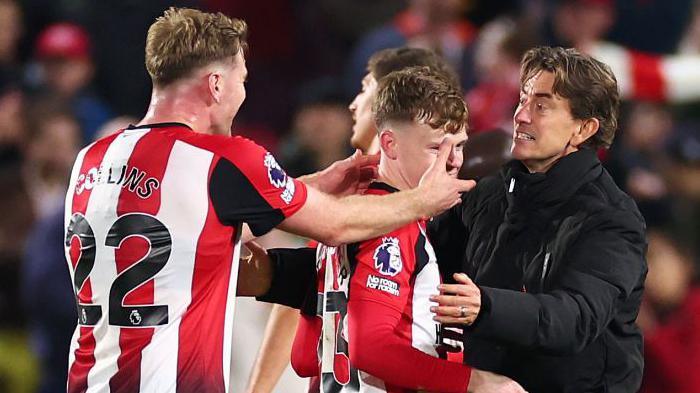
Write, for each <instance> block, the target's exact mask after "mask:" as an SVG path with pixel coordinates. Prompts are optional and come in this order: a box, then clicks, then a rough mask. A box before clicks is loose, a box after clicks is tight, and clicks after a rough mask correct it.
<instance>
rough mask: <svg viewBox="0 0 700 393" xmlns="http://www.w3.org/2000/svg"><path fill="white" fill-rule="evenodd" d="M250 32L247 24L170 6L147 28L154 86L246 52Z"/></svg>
mask: <svg viewBox="0 0 700 393" xmlns="http://www.w3.org/2000/svg"><path fill="white" fill-rule="evenodd" d="M247 32H248V26H247V25H246V23H245V22H244V21H242V20H240V19H232V18H229V17H228V16H226V15H224V14H222V13H220V12H218V13H215V14H213V13H206V12H202V11H199V10H195V9H191V8H175V7H171V8H170V9H168V10H167V11H165V13H164V14H163V16H161V17H158V19H156V21H155V22H153V24H152V25H151V27H150V28H149V29H148V36H147V38H146V70H148V73H149V75H151V79H152V80H153V83H154V84H155V85H161V86H162V85H167V84H169V83H171V82H173V81H175V80H177V79H180V78H183V77H185V76H188V75H189V74H190V73H191V72H192V71H193V70H195V69H197V68H200V67H202V66H205V65H208V64H211V63H214V62H217V61H222V60H226V59H230V58H233V57H234V56H236V55H237V54H238V53H239V52H241V51H244V50H245V49H246V47H247V44H246V34H247Z"/></svg>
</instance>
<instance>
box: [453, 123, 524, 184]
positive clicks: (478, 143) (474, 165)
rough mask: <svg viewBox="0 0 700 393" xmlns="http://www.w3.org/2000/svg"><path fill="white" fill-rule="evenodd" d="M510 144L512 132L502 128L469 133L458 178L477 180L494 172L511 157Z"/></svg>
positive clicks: (511, 142) (511, 143)
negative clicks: (473, 133) (474, 133)
mask: <svg viewBox="0 0 700 393" xmlns="http://www.w3.org/2000/svg"><path fill="white" fill-rule="evenodd" d="M512 145H513V135H512V133H511V132H504V131H503V130H494V131H493V132H483V133H481V134H476V135H469V139H467V143H466V145H464V163H463V164H462V167H461V168H460V170H459V178H460V179H475V180H479V179H481V178H483V177H485V176H490V175H493V174H495V173H496V172H498V171H499V170H500V169H501V167H502V166H503V164H505V163H506V162H508V161H510V160H511V159H512V156H511V152H510V150H511V146H512Z"/></svg>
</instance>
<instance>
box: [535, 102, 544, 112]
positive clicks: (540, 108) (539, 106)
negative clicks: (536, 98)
mask: <svg viewBox="0 0 700 393" xmlns="http://www.w3.org/2000/svg"><path fill="white" fill-rule="evenodd" d="M536 107H537V110H538V111H543V110H545V109H546V108H545V106H544V105H543V104H541V103H537V105H536Z"/></svg>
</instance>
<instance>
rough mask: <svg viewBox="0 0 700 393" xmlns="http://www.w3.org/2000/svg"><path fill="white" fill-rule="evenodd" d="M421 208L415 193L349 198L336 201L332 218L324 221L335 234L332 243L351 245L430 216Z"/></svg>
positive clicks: (418, 196) (417, 192)
mask: <svg viewBox="0 0 700 393" xmlns="http://www.w3.org/2000/svg"><path fill="white" fill-rule="evenodd" d="M424 205H425V204H424V203H423V200H422V199H421V195H420V192H419V191H418V189H413V190H408V191H403V192H398V193H393V194H389V195H382V196H375V195H364V196H356V195H352V196H348V197H345V198H340V199H337V200H336V203H335V208H334V217H333V219H332V220H330V219H329V220H328V221H329V225H332V226H333V228H332V230H333V231H334V232H333V233H335V234H336V235H335V239H334V242H335V243H338V244H344V243H352V242H356V241H361V240H365V239H369V238H373V237H377V236H381V235H382V234H385V233H387V232H390V231H392V230H394V229H396V228H398V227H401V226H403V225H406V224H408V223H410V222H413V221H416V220H418V219H421V218H428V215H429V214H430V212H429V211H428V210H427V209H426V208H425V207H424ZM331 221H332V222H331Z"/></svg>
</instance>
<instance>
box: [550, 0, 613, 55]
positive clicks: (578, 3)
mask: <svg viewBox="0 0 700 393" xmlns="http://www.w3.org/2000/svg"><path fill="white" fill-rule="evenodd" d="M615 15H616V13H615V3H614V1H613V0H561V1H558V2H557V5H556V6H555V7H554V10H553V15H552V30H553V31H552V33H553V34H554V36H553V39H554V44H556V45H562V46H572V47H576V48H581V49H584V48H587V47H589V46H590V45H592V44H594V43H596V42H598V41H600V40H603V39H604V38H605V37H606V36H607V33H608V31H609V30H610V28H611V27H612V26H613V23H614V22H615Z"/></svg>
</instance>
